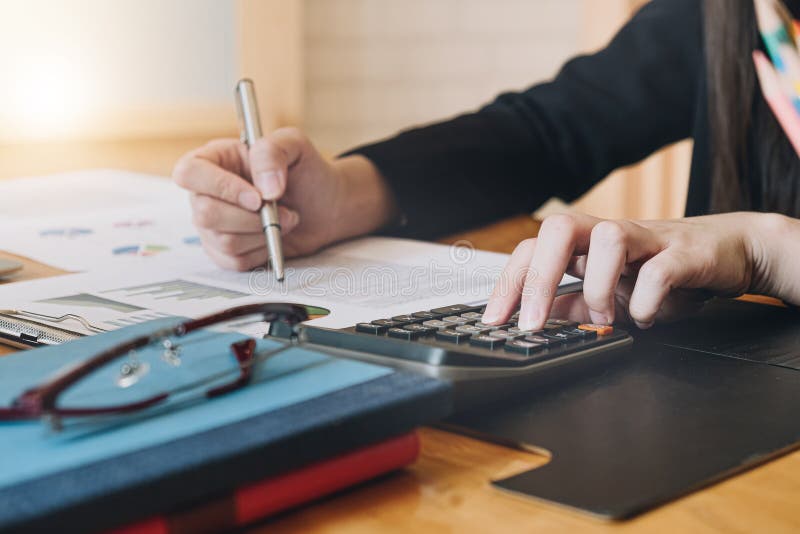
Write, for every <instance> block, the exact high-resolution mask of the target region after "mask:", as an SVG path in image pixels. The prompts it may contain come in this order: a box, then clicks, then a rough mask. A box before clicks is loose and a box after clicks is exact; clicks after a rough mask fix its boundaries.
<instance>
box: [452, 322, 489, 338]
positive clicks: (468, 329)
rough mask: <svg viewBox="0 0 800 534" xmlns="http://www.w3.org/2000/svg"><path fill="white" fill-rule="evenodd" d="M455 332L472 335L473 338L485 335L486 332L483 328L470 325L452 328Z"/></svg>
mask: <svg viewBox="0 0 800 534" xmlns="http://www.w3.org/2000/svg"><path fill="white" fill-rule="evenodd" d="M453 330H455V331H456V332H464V333H466V334H472V335H473V336H478V335H481V334H485V333H486V332H488V330H486V329H484V328H479V327H477V326H473V325H471V324H462V325H459V326H457V327H455V328H453Z"/></svg>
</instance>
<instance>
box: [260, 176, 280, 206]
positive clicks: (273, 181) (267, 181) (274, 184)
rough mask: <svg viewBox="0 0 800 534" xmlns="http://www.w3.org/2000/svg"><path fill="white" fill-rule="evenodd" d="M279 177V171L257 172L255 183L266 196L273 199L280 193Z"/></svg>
mask: <svg viewBox="0 0 800 534" xmlns="http://www.w3.org/2000/svg"><path fill="white" fill-rule="evenodd" d="M279 179H280V174H279V173H278V171H262V172H259V173H256V179H255V184H256V187H258V189H259V190H260V191H261V194H262V195H264V198H266V199H269V200H272V199H274V198H275V197H277V196H278V195H279V194H280V185H279V184H278V180H279Z"/></svg>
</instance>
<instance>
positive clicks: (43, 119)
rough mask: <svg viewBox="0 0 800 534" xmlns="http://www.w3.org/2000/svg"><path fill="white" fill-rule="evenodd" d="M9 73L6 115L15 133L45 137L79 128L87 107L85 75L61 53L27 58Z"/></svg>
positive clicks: (88, 109) (88, 97)
mask: <svg viewBox="0 0 800 534" xmlns="http://www.w3.org/2000/svg"><path fill="white" fill-rule="evenodd" d="M15 70H16V72H13V75H12V76H11V77H10V79H9V81H10V83H9V85H8V86H7V90H8V91H9V93H10V94H9V102H10V103H11V106H10V115H11V116H10V117H9V120H11V121H12V122H13V123H14V124H15V126H16V130H17V133H18V135H20V136H21V137H25V138H48V137H54V136H61V135H66V134H69V133H71V132H74V131H76V130H79V129H80V122H81V120H86V119H87V116H88V113H89V111H90V103H91V95H90V94H89V93H90V87H89V84H88V83H87V79H86V76H85V74H84V73H83V72H81V71H80V70H79V69H78V68H77V66H76V65H75V64H71V63H70V62H68V61H67V59H66V58H64V57H58V56H50V57H36V58H30V60H29V61H27V62H26V63H24V64H20V65H18V69H15Z"/></svg>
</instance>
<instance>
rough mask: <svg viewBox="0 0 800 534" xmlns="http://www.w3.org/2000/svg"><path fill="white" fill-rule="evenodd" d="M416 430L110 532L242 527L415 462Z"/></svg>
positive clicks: (167, 533) (160, 533)
mask: <svg viewBox="0 0 800 534" xmlns="http://www.w3.org/2000/svg"><path fill="white" fill-rule="evenodd" d="M419 451H420V442H419V436H418V435H417V433H416V432H409V433H407V434H403V435H400V436H396V437H394V438H391V439H388V440H385V441H382V442H379V443H376V444H372V445H368V446H366V447H360V448H358V449H355V450H353V451H350V452H348V453H345V454H342V455H339V456H335V457H333V458H328V459H327V460H322V461H319V462H315V463H312V464H310V465H307V466H305V467H302V468H300V469H297V470H294V471H291V472H289V473H285V474H283V475H278V476H274V477H269V478H266V479H264V480H260V481H258V482H254V483H252V484H248V485H246V486H243V487H241V488H239V489H237V490H236V491H234V492H233V493H232V494H231V495H230V496H228V497H224V498H219V499H215V500H212V501H208V502H206V503H204V504H201V505H196V506H193V507H190V508H187V509H183V510H181V511H179V512H175V513H171V514H167V515H162V516H155V517H151V518H148V519H144V520H142V521H139V522H137V523H133V524H131V525H127V526H124V527H120V528H117V529H113V530H110V531H107V534H176V533H181V532H195V531H203V532H219V531H223V530H229V529H231V528H235V527H241V526H244V525H247V524H250V523H253V522H255V521H257V520H260V519H264V518H267V517H269V516H271V515H275V514H277V513H279V512H283V511H285V510H288V509H290V508H294V507H296V506H299V505H301V504H304V503H308V502H311V501H314V500H316V499H319V498H320V497H324V496H326V495H330V494H332V493H335V492H337V491H339V490H342V489H344V488H347V487H350V486H354V485H356V484H359V483H361V482H365V481H367V480H369V479H372V478H375V477H377V476H380V475H383V474H385V473H389V472H391V471H395V470H397V469H400V468H402V467H405V466H407V465H409V464H411V463H413V462H414V461H415V460H416V459H417V457H418V456H419Z"/></svg>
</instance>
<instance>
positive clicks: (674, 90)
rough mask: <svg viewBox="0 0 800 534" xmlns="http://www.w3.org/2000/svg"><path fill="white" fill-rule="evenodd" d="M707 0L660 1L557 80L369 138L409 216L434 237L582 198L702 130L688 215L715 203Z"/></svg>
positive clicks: (371, 154)
mask: <svg viewBox="0 0 800 534" xmlns="http://www.w3.org/2000/svg"><path fill="white" fill-rule="evenodd" d="M701 4H702V1H701V0H654V1H653V2H651V3H649V4H647V5H646V6H645V7H644V8H642V9H641V10H640V11H639V12H638V13H637V14H636V15H635V16H634V17H633V18H632V19H631V21H630V22H629V23H628V24H627V25H626V26H625V27H624V28H623V29H622V30H621V31H620V32H619V33H618V34H617V36H616V37H615V38H614V39H613V40H612V42H611V43H610V44H609V45H608V47H607V48H605V49H604V50H601V51H600V52H598V53H596V54H593V55H589V56H581V57H577V58H575V59H573V60H571V61H569V62H568V63H567V64H566V65H565V66H564V67H563V69H562V70H561V71H560V73H559V74H558V76H557V77H556V78H555V79H554V80H553V81H552V82H549V83H544V84H541V85H537V86H534V87H532V88H530V89H528V90H526V91H523V92H520V93H507V94H503V95H501V96H499V97H498V98H497V99H496V100H495V101H494V102H492V103H491V104H489V105H487V106H486V107H484V108H482V109H480V110H479V111H477V112H475V113H470V114H466V115H462V116H459V117H456V118H454V119H452V120H448V121H445V122H441V123H437V124H432V125H429V126H425V127H421V128H415V129H412V130H409V131H406V132H403V133H401V134H399V135H398V136H396V137H394V138H391V139H389V140H386V141H382V142H378V143H375V144H371V145H367V146H363V147H360V148H357V149H355V150H354V151H352V152H351V153H360V154H363V155H364V156H366V157H367V158H369V159H370V160H372V161H373V162H374V163H375V164H376V165H377V167H378V168H379V169H380V171H381V172H382V173H383V175H384V176H385V177H386V178H387V179H388V181H389V183H390V186H391V188H392V189H393V191H394V193H395V195H396V199H397V201H398V203H399V206H400V209H401V210H402V212H403V213H404V215H405V218H406V220H407V223H406V224H405V226H403V227H400V228H397V229H394V230H392V232H391V233H392V234H394V235H403V236H410V237H418V238H431V237H436V236H440V235H443V234H447V233H451V232H454V231H459V230H464V229H467V228H471V227H475V226H479V225H483V224H485V223H487V222H490V221H492V220H496V219H499V218H502V217H505V216H509V215H513V214H517V213H526V212H530V211H532V210H534V209H535V208H536V207H537V206H539V205H540V204H541V203H543V202H544V201H546V200H547V199H549V198H550V197H552V196H558V197H560V198H562V199H564V200H567V201H569V200H573V199H575V198H577V197H579V196H580V195H581V194H582V193H584V192H586V191H587V190H588V189H590V188H591V187H592V186H594V185H595V184H596V183H597V182H599V181H600V180H602V179H603V178H604V177H605V176H606V175H608V174H609V173H610V172H611V171H613V170H614V169H616V168H618V167H622V166H625V165H629V164H631V163H634V162H637V161H639V160H641V159H643V158H644V157H646V156H648V155H649V154H651V153H652V152H654V151H656V150H657V149H659V148H661V147H663V146H665V145H668V144H670V143H673V142H675V141H678V140H681V139H685V138H690V137H691V138H693V139H694V154H693V159H692V166H691V181H690V187H689V196H688V200H687V205H686V214H687V215H698V214H702V213H705V212H707V211H708V208H709V201H710V172H709V171H710V163H709V126H708V117H707V96H706V76H705V61H704V52H703V31H702V14H701Z"/></svg>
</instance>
